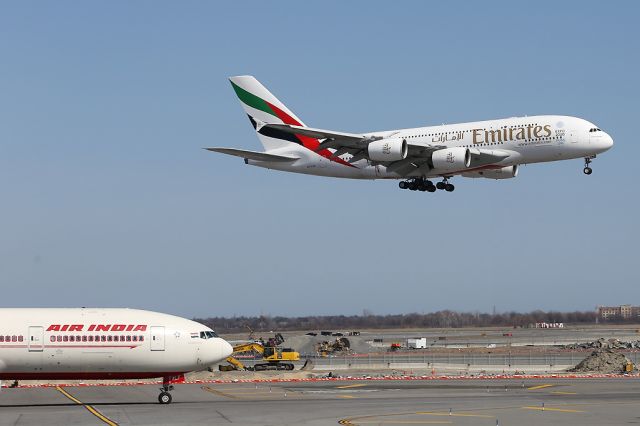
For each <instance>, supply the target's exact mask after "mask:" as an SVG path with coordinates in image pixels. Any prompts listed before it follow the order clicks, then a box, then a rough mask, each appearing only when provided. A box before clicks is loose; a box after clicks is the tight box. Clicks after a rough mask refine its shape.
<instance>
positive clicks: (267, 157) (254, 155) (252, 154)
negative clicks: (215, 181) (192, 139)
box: [205, 148, 298, 163]
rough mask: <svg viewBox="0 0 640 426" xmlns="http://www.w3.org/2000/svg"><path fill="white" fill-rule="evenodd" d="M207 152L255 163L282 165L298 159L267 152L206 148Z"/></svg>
mask: <svg viewBox="0 0 640 426" xmlns="http://www.w3.org/2000/svg"><path fill="white" fill-rule="evenodd" d="M205 149H206V150H207V151H213V152H219V153H221V154H227V155H233V156H235V157H240V158H245V159H249V160H254V161H268V162H272V163H282V162H288V161H296V160H298V157H288V156H285V155H276V154H269V153H267V152H256V151H245V150H243V149H234V148H205Z"/></svg>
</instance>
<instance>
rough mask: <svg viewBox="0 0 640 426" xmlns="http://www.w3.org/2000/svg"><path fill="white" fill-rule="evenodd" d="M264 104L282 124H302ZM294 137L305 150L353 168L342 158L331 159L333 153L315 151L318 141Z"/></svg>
mask: <svg viewBox="0 0 640 426" xmlns="http://www.w3.org/2000/svg"><path fill="white" fill-rule="evenodd" d="M265 102H266V103H267V105H269V108H271V110H272V111H273V112H275V113H276V115H277V116H278V118H279V119H280V120H282V122H283V123H284V124H288V125H290V126H302V123H300V122H299V121H298V120H296V119H295V118H293V117H291V116H290V115H289V114H287V113H286V112H284V111H283V110H281V109H280V108H278V107H277V106H275V105H273V104H271V103H269V102H267V101H265ZM296 137H297V138H298V139H299V140H300V142H301V143H302V146H304V147H305V148H307V149H310V150H311V151H313V152H315V153H316V154H318V155H321V156H323V157H324V158H327V159H329V160H330V161H335V162H336V163H339V164H342V165H344V166H349V167H355V166H354V165H353V164H350V163H347V162H346V161H344V160H343V159H342V158H338V157H332V155H333V153H332V152H331V151H329V150H328V149H322V150H320V151H316V149H318V146H320V141H319V140H318V139H315V138H310V137H308V136H302V135H296Z"/></svg>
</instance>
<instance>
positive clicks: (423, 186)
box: [418, 182, 427, 192]
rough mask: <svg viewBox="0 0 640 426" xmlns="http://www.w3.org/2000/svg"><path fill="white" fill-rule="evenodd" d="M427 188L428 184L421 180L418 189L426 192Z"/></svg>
mask: <svg viewBox="0 0 640 426" xmlns="http://www.w3.org/2000/svg"><path fill="white" fill-rule="evenodd" d="M426 190H427V185H425V184H424V183H422V182H420V183H419V184H418V191H420V192H424V191H426Z"/></svg>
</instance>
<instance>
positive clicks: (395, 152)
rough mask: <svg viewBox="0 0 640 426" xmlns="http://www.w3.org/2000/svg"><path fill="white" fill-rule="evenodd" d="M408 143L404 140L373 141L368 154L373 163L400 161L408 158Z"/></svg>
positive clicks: (368, 147)
mask: <svg viewBox="0 0 640 426" xmlns="http://www.w3.org/2000/svg"><path fill="white" fill-rule="evenodd" d="M408 150H409V148H408V147H407V141H406V140H404V139H398V138H390V139H381V140H379V141H373V142H371V143H369V146H367V152H368V154H369V159H370V160H371V161H399V160H404V159H405V158H407V152H408Z"/></svg>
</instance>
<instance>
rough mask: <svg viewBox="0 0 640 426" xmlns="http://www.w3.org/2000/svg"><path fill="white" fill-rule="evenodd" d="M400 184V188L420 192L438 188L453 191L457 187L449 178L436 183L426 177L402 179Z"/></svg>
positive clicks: (433, 190)
mask: <svg viewBox="0 0 640 426" xmlns="http://www.w3.org/2000/svg"><path fill="white" fill-rule="evenodd" d="M398 186H399V187H400V189H408V190H410V191H420V192H436V189H444V190H445V191H447V192H452V191H453V190H454V189H455V187H454V186H453V185H452V184H450V183H449V182H448V178H444V180H443V181H442V182H438V183H437V184H435V185H434V184H433V182H431V181H430V180H427V179H425V178H414V179H410V180H403V181H400V183H398Z"/></svg>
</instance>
